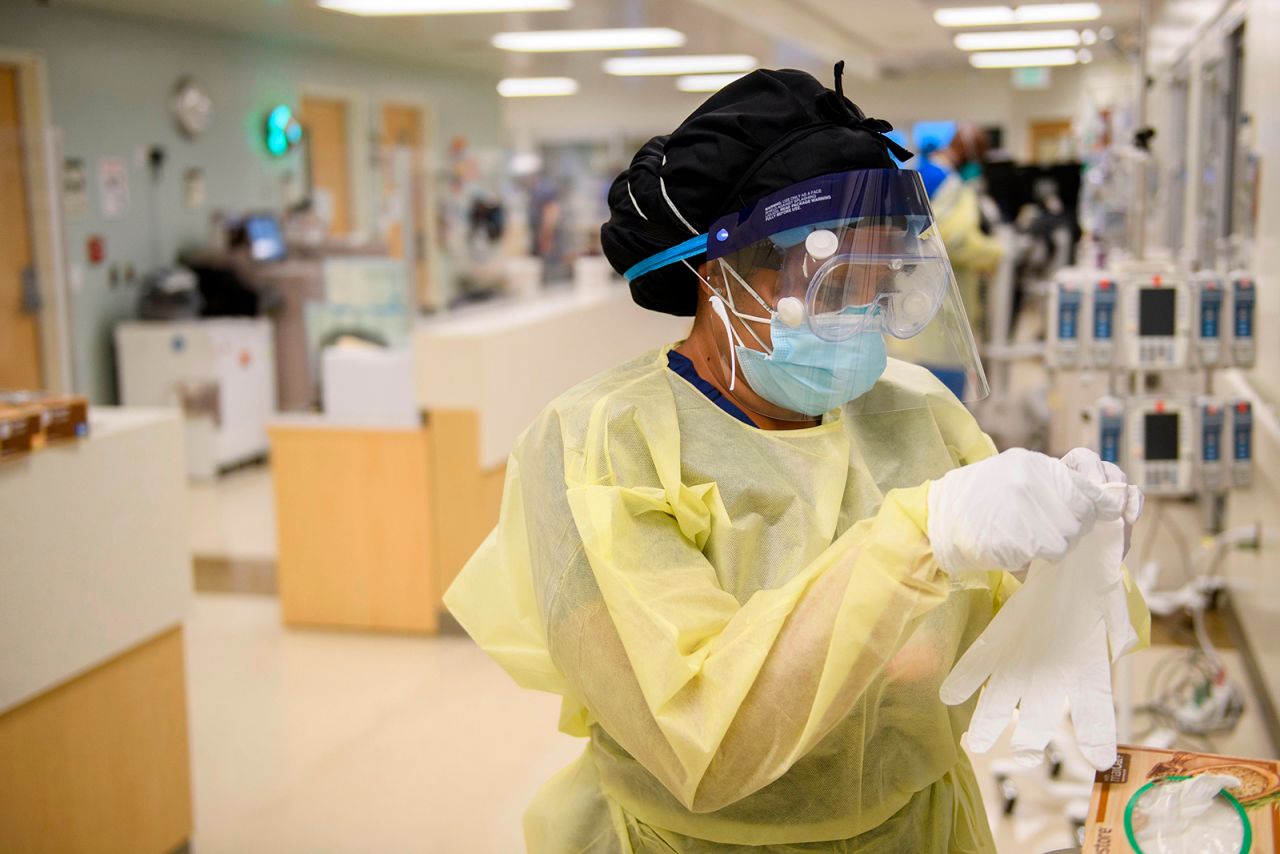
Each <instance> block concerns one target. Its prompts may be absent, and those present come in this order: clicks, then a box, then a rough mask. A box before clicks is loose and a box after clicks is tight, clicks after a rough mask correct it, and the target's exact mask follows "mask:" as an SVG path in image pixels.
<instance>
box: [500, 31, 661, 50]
mask: <svg viewBox="0 0 1280 854" xmlns="http://www.w3.org/2000/svg"><path fill="white" fill-rule="evenodd" d="M490 41H491V43H492V44H493V46H494V47H496V48H501V49H502V50H515V51H520V52H522V53H552V52H559V51H571V50H642V49H645V48H655V47H684V41H685V39H684V33H682V32H679V31H677V30H672V29H668V28H666V27H648V28H646V27H631V28H628V29H620V30H546V31H544V32H520V33H498V34H497V35H496V36H494V37H493V38H492V39H491V40H490Z"/></svg>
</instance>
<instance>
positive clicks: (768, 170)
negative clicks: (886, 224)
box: [600, 62, 912, 317]
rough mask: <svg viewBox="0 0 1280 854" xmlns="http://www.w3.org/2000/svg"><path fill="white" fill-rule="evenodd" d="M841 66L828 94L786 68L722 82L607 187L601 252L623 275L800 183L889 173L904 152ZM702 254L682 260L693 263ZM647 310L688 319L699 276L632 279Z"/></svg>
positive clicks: (681, 273) (681, 269) (684, 272)
mask: <svg viewBox="0 0 1280 854" xmlns="http://www.w3.org/2000/svg"><path fill="white" fill-rule="evenodd" d="M843 72H844V63H843V62H838V63H836V67H835V84H836V88H835V91H832V90H830V89H828V88H827V87H825V86H823V85H822V83H820V82H819V81H818V80H817V78H815V77H814V76H813V75H811V74H808V73H806V72H804V71H795V70H793V69H786V68H784V69H778V70H771V69H764V68H762V69H758V70H756V71H753V72H751V73H750V74H747V75H745V76H743V77H740V78H739V79H737V80H735V81H734V82H732V83H730V84H729V85H728V86H725V87H724V88H723V89H721V90H720V91H718V92H716V93H715V94H714V95H712V96H711V97H710V98H708V99H707V100H706V101H705V102H704V103H703V104H702V106H700V107H698V109H696V110H694V111H693V113H691V114H690V115H689V117H688V118H686V119H685V120H684V121H683V122H681V123H680V126H679V127H678V128H676V129H675V130H674V131H673V132H672V133H671V134H669V135H666V136H655V137H654V138H653V139H651V140H649V141H648V142H646V143H645V144H644V146H643V147H642V148H641V149H640V150H639V151H638V152H636V155H635V157H634V158H632V160H631V166H630V167H628V168H627V169H626V171H624V172H623V173H622V174H621V175H619V176H618V177H617V179H615V180H614V182H613V186H612V187H610V188H609V221H608V222H606V223H605V224H604V225H603V226H601V228H600V241H601V243H602V245H603V247H604V254H605V257H607V258H608V259H609V263H610V264H611V265H612V266H613V269H615V270H617V271H618V272H619V273H623V272H625V271H626V270H628V269H630V268H631V267H632V266H633V265H634V264H636V263H638V262H640V261H643V260H644V259H646V258H649V257H650V256H652V255H655V254H657V253H658V252H661V251H663V250H664V249H669V248H671V247H672V246H675V245H677V244H679V243H682V242H684V241H686V240H688V239H689V238H690V237H693V236H694V235H697V234H703V233H705V232H706V231H707V228H708V227H709V226H710V225H711V223H713V222H715V221H716V219H718V218H719V217H721V216H723V215H725V214H727V213H732V212H733V211H736V210H740V209H742V208H745V207H746V206H748V205H750V204H751V203H752V202H754V201H756V200H757V199H760V198H762V197H764V196H767V195H768V194H770V193H773V192H776V191H778V190H781V189H784V188H786V187H788V186H790V185H791V184H794V183H796V182H798V181H805V180H808V179H810V178H816V177H818V176H819V175H827V174H830V173H832V172H850V171H853V170H856V169H894V168H897V165H896V164H895V163H894V161H893V158H892V157H890V154H893V155H894V156H896V157H897V158H898V159H899V160H907V159H908V158H910V157H911V156H912V155H911V152H909V151H907V150H906V149H904V148H903V147H902V146H900V145H898V144H897V143H896V142H894V141H893V140H891V139H889V137H887V136H885V133H886V132H888V131H890V130H893V125H891V124H889V123H888V122H886V121H884V120H883V119H873V118H868V117H867V116H866V114H865V113H863V112H862V110H860V109H859V108H858V105H857V104H855V103H853V102H852V101H850V100H849V99H848V98H846V97H845V96H844V89H843V86H842V84H841V76H842V74H843ZM701 262H702V257H701V256H699V257H697V258H691V259H689V264H690V265H691V266H693V267H695V268H696V267H697V266H698V264H700V263H701ZM631 297H632V299H634V300H635V301H636V303H637V304H638V305H640V306H642V307H644V308H648V309H652V310H654V311H661V312H665V313H667V314H675V315H681V316H685V317H688V316H692V315H693V314H694V311H695V309H696V307H697V304H698V279H697V277H696V276H695V275H694V273H693V272H692V271H691V270H690V269H689V268H688V267H686V266H685V265H683V264H672V265H670V266H667V267H663V268H661V269H658V270H654V271H652V272H649V273H646V274H644V275H643V276H640V277H638V278H636V279H635V280H634V281H632V282H631Z"/></svg>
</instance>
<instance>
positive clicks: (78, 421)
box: [0, 390, 89, 448]
mask: <svg viewBox="0 0 1280 854" xmlns="http://www.w3.org/2000/svg"><path fill="white" fill-rule="evenodd" d="M0 407H9V408H30V409H38V410H39V411H40V430H39V432H38V433H37V434H36V436H35V438H34V439H33V440H32V445H33V447H36V448H39V447H41V446H43V445H45V444H47V443H49V442H59V441H64V440H68V439H78V438H82V437H84V436H87V435H89V399H88V398H86V397H84V396H83V395H75V394H49V393H48V392H43V391H14V390H0Z"/></svg>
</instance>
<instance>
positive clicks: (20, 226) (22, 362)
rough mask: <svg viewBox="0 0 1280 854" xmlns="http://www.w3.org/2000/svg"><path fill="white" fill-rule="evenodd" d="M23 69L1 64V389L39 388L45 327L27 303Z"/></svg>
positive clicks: (28, 266)
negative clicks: (20, 75) (21, 100)
mask: <svg viewBox="0 0 1280 854" xmlns="http://www.w3.org/2000/svg"><path fill="white" fill-rule="evenodd" d="M22 140H23V135H22V113H21V105H20V103H19V99H18V69H16V68H14V67H13V66H8V65H0V388H28V389H32V388H39V387H40V328H39V325H38V322H37V316H36V314H35V313H34V312H32V311H28V310H27V309H26V307H25V306H24V300H23V289H24V288H23V282H24V279H25V277H26V276H27V275H28V274H29V271H30V270H31V265H32V258H31V233H30V220H29V214H30V210H31V209H30V207H29V205H28V200H27V186H26V180H25V176H26V169H25V160H24V157H23V154H24V152H23V144H22Z"/></svg>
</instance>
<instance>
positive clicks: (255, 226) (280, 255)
mask: <svg viewBox="0 0 1280 854" xmlns="http://www.w3.org/2000/svg"><path fill="white" fill-rule="evenodd" d="M244 238H245V242H246V243H247V244H248V246H249V255H250V257H252V258H253V260H255V261H281V260H283V259H284V256H285V244H284V233H283V232H282V231H281V230H280V220H278V219H276V218H275V217H274V216H272V215H271V214H266V213H258V214H249V215H248V216H246V217H245V218H244Z"/></svg>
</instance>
